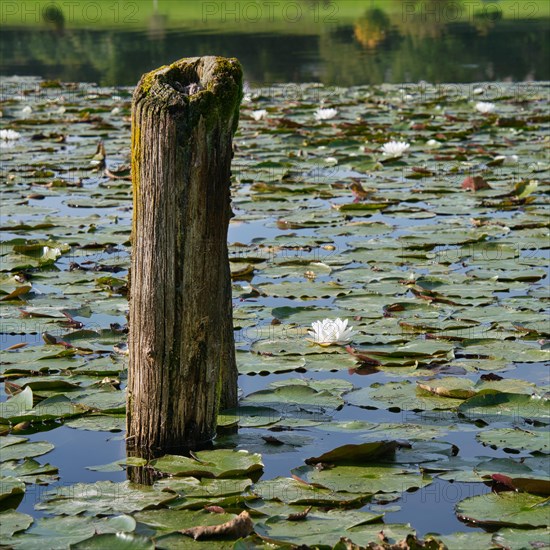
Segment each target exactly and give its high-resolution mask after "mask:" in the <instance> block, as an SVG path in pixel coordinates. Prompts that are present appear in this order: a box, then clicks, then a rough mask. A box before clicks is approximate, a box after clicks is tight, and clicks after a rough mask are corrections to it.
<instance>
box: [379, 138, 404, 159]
mask: <svg viewBox="0 0 550 550" xmlns="http://www.w3.org/2000/svg"><path fill="white" fill-rule="evenodd" d="M410 146H411V144H410V143H407V142H405V141H390V142H388V143H384V145H382V153H384V155H387V156H391V157H400V156H401V155H402V154H403V153H404V152H405V151H406V150H407V149H408V148H409V147H410Z"/></svg>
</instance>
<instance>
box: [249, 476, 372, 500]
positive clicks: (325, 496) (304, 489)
mask: <svg viewBox="0 0 550 550" xmlns="http://www.w3.org/2000/svg"><path fill="white" fill-rule="evenodd" d="M254 493H255V494H256V495H258V497H259V498H262V499H263V500H277V501H280V502H284V503H285V504H294V505H308V504H311V505H314V506H329V507H333V506H352V505H353V506H358V505H359V504H362V503H364V502H365V501H367V500H368V497H369V495H366V494H364V493H351V492H342V493H338V492H335V491H332V490H330V489H325V488H324V487H316V486H314V485H310V484H309V483H305V482H299V481H297V480H295V479H292V478H288V477H276V478H275V479H269V480H266V481H260V482H259V483H256V484H255V485H254Z"/></svg>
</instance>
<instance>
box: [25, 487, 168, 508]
mask: <svg viewBox="0 0 550 550" xmlns="http://www.w3.org/2000/svg"><path fill="white" fill-rule="evenodd" d="M176 498H177V497H176V495H174V494H170V493H162V492H160V491H156V490H155V489H152V488H151V487H148V486H142V485H134V484H132V483H130V482H129V481H123V482H121V483H113V482H112V481H97V482H96V483H77V484H75V485H69V486H65V487H59V488H58V489H57V490H56V491H55V492H52V493H47V494H46V498H45V499H44V501H43V502H39V503H37V504H36V509H37V510H43V511H44V512H47V513H50V514H56V515H59V514H65V515H68V516H76V515H78V514H81V513H83V512H88V513H90V514H96V515H98V514H113V513H124V514H128V513H131V512H135V511H138V510H144V509H147V508H152V507H157V506H160V505H165V504H168V503H169V502H171V501H173V500H174V499H176Z"/></svg>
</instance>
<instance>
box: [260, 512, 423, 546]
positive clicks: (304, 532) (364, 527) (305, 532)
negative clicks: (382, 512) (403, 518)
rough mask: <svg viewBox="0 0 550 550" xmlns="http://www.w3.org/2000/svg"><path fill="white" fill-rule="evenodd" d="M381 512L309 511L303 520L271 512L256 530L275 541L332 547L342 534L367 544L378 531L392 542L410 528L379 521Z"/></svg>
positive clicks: (405, 534) (377, 539)
mask: <svg viewBox="0 0 550 550" xmlns="http://www.w3.org/2000/svg"><path fill="white" fill-rule="evenodd" d="M380 518H381V516H376V515H375V514H369V513H368V512H345V513H344V512H341V511H339V510H331V511H330V512H320V511H315V512H313V511H312V512H310V513H309V514H308V516H307V518H306V520H305V521H292V520H289V519H287V518H285V517H284V516H272V517H270V518H268V519H266V520H264V521H258V522H256V524H255V531H256V533H257V534H258V535H259V536H260V537H261V538H262V539H264V540H266V541H269V542H275V543H278V544H283V543H286V544H306V545H308V546H315V547H316V548H319V549H332V547H333V546H334V545H336V544H337V543H338V542H339V541H340V538H341V537H343V536H345V537H347V538H349V539H350V540H352V541H353V542H354V543H355V544H359V545H362V546H366V545H367V544H369V543H375V542H379V541H380V538H379V536H378V534H379V533H380V532H381V531H383V532H384V535H385V536H386V537H387V538H388V541H390V542H391V543H392V544H395V543H397V542H398V541H399V540H401V539H402V538H405V537H406V536H407V534H409V533H411V531H412V529H411V528H410V527H408V526H405V525H391V524H390V525H385V524H382V523H378V522H379V520H380Z"/></svg>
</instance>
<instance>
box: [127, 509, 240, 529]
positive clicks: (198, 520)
mask: <svg viewBox="0 0 550 550" xmlns="http://www.w3.org/2000/svg"><path fill="white" fill-rule="evenodd" d="M134 517H135V518H136V520H137V521H139V522H140V523H144V524H145V525H147V526H148V527H150V528H151V529H154V530H155V531H156V533H157V534H162V535H164V534H167V533H173V532H174V531H181V530H182V529H189V528H191V527H195V526H197V525H220V524H222V523H225V522H227V521H231V520H232V519H234V518H235V517H236V515H235V514H230V513H221V514H212V513H210V512H207V511H206V510H166V509H164V510H144V511H142V512H137V513H136V514H135V515H134Z"/></svg>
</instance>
